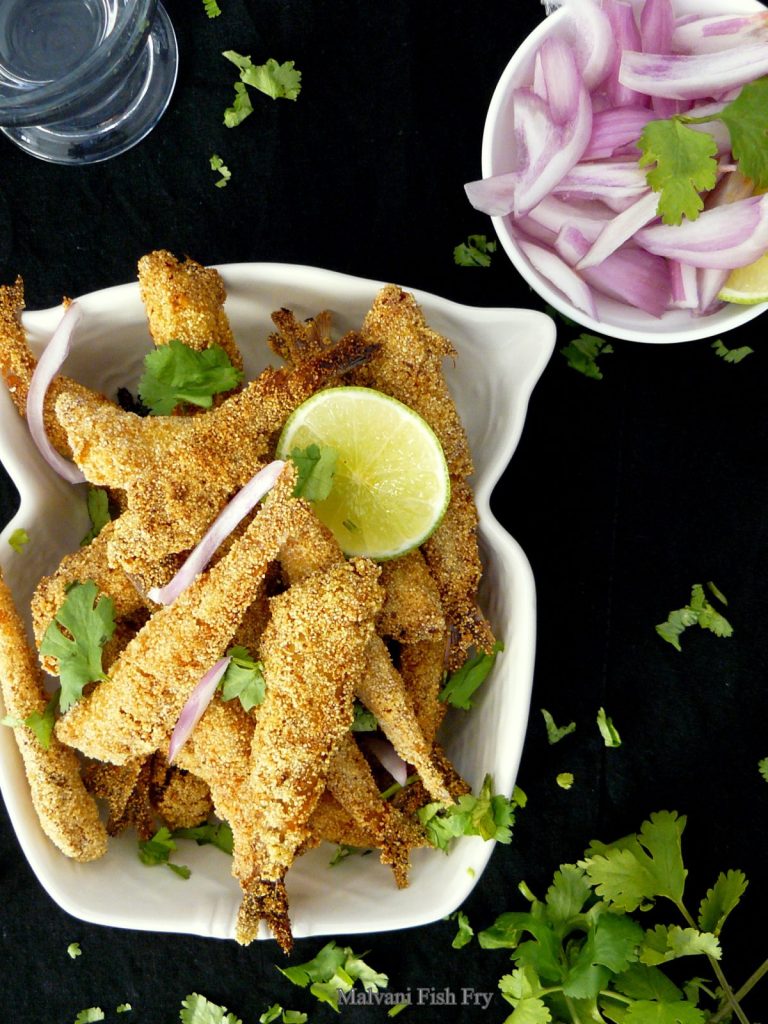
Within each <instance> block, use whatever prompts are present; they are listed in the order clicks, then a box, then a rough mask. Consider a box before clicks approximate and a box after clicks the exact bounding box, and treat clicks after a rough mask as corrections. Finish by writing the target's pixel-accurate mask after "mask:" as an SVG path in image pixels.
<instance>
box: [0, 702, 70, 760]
mask: <svg viewBox="0 0 768 1024" xmlns="http://www.w3.org/2000/svg"><path fill="white" fill-rule="evenodd" d="M60 697H61V688H59V689H58V690H56V692H55V693H54V695H53V696H52V697H51V699H50V700H49V701H48V703H47V704H46V705H45V710H44V711H33V712H32V714H31V715H27V717H26V718H24V719H20V718H14V717H13V716H12V715H6V716H5V717H4V718H2V719H0V725H10V726H11V727H12V728H18V727H19V726H26V727H27V729H31V730H32V732H33V733H34V734H35V737H36V738H37V742H38V743H39V744H40V746H41V747H42V748H43V750H48V749H50V746H51V736H52V735H53V727H54V726H55V725H56V712H57V710H58V707H59V699H60Z"/></svg>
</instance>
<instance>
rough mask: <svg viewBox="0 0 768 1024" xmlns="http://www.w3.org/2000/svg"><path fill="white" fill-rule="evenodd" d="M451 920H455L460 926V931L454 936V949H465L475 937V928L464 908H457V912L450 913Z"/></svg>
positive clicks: (452, 944)
mask: <svg viewBox="0 0 768 1024" xmlns="http://www.w3.org/2000/svg"><path fill="white" fill-rule="evenodd" d="M448 920H449V921H455V922H456V924H457V926H458V931H457V932H456V934H455V935H454V937H453V942H452V943H451V946H453V948H454V949H463V948H464V947H465V946H467V945H468V944H469V943H470V942H471V941H472V939H473V938H474V934H475V930H474V928H473V927H472V925H471V924H470V923H469V918H468V917H467V915H466V914H465V913H464V911H463V910H457V911H456V913H455V914H449V915H448Z"/></svg>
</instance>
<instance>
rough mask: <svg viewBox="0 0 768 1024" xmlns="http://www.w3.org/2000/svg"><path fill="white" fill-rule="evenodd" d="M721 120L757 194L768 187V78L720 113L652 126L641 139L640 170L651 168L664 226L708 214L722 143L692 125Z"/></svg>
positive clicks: (650, 179)
mask: <svg viewBox="0 0 768 1024" xmlns="http://www.w3.org/2000/svg"><path fill="white" fill-rule="evenodd" d="M711 121H722V122H723V124H725V126H726V127H727V129H728V132H729V134H730V137H731V151H732V152H733V156H734V159H735V160H736V162H737V164H738V169H739V171H740V172H741V174H743V175H744V177H745V178H749V179H750V180H751V181H753V182H754V185H755V189H756V190H757V191H761V190H765V189H767V188H768V147H766V145H765V139H766V135H768V77H765V78H758V79H757V80H756V81H754V82H750V83H749V84H748V85H745V86H744V88H743V89H742V90H741V92H740V93H739V95H738V96H737V97H736V99H734V100H733V101H732V102H730V103H728V104H726V106H725V107H723V109H722V110H721V111H720V112H719V113H717V114H710V115H708V116H706V117H690V116H688V115H686V114H676V115H675V116H674V117H671V118H667V119H664V120H658V121H649V122H648V124H647V125H646V126H645V128H644V129H643V132H642V134H641V135H640V140H639V142H638V146H639V148H640V150H641V153H642V156H641V157H640V161H639V162H640V166H641V167H649V168H650V170H649V171H648V172H647V175H646V177H647V180H648V184H649V185H650V186H651V188H652V189H653V190H654V191H655V192H658V193H659V209H658V212H659V215H660V216H661V219H662V220H663V221H664V223H665V224H680V223H682V220H683V217H687V218H688V219H689V220H696V218H697V217H698V216H699V214H700V213H701V211H702V210H703V209H704V201H703V199H702V196H701V193H702V192H708V191H709V190H710V189H712V188H714V186H715V181H716V177H717V143H716V142H715V139H714V138H713V136H712V135H710V133H709V132H705V131H697V130H696V129H695V128H691V127H690V125H694V124H706V123H708V122H711Z"/></svg>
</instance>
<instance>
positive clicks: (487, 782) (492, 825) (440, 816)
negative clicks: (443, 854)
mask: <svg viewBox="0 0 768 1024" xmlns="http://www.w3.org/2000/svg"><path fill="white" fill-rule="evenodd" d="M521 806H523V803H522V800H520V799H518V795H517V792H515V794H513V796H512V799H509V798H508V797H506V796H503V795H501V794H495V793H494V792H493V779H492V778H491V776H490V775H486V776H485V779H484V780H483V785H482V787H481V788H480V792H479V793H478V794H477V796H473V795H472V794H471V793H467V794H466V795H465V796H461V797H459V799H458V800H457V801H456V803H455V804H452V805H450V806H448V807H446V806H445V804H441V803H431V804H426V805H425V806H424V807H422V808H420V810H418V811H417V812H416V816H417V818H418V819H419V821H420V822H421V824H422V825H423V826H424V830H425V832H426V833H427V839H428V840H429V842H430V843H431V844H432V845H433V846H436V847H438V848H439V849H441V850H445V851H447V850H448V845H449V843H450V842H451V840H452V839H456V838H458V837H459V836H481V837H482V838H483V839H495V840H496V841H497V842H499V843H503V844H507V843H511V842H512V826H513V824H514V822H515V810H516V809H517V808H518V807H521Z"/></svg>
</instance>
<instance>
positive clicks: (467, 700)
mask: <svg viewBox="0 0 768 1024" xmlns="http://www.w3.org/2000/svg"><path fill="white" fill-rule="evenodd" d="M503 650H504V644H502V643H500V642H499V641H497V642H496V643H495V644H494V645H493V649H492V650H491V653H490V654H486V653H485V652H484V651H478V652H477V654H475V655H474V656H473V657H471V658H468V659H467V661H465V662H464V664H463V665H462V666H461V668H459V669H457V670H456V671H455V672H454V673H452V674H451V675H450V676H449V677H448V680H447V681H446V683H445V686H444V687H443V689H442V690H441V692H440V700H441V701H443V703H445V704H450V705H451V706H452V707H454V708H461V709H462V710H463V711H469V710H470V709H471V708H472V700H471V697H472V695H473V694H474V692H475V690H477V689H478V687H479V686H480V685H481V684H482V683H484V682H485V680H486V678H487V676H488V674H489V673H490V671H491V669H492V668H493V666H494V663H495V661H496V655H497V654H498V653H499V651H503Z"/></svg>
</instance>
